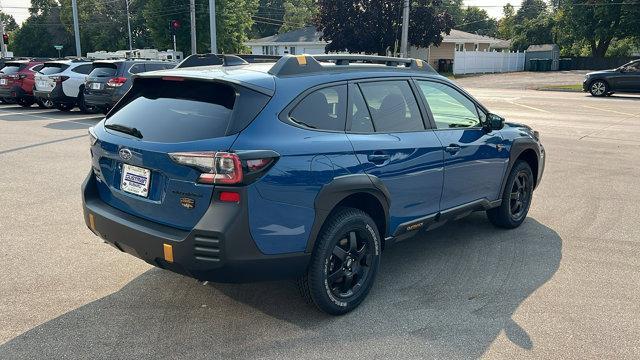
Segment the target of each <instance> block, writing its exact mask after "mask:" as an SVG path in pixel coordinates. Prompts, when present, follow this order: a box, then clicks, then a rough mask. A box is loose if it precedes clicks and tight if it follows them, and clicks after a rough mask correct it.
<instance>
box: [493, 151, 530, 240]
mask: <svg viewBox="0 0 640 360" xmlns="http://www.w3.org/2000/svg"><path fill="white" fill-rule="evenodd" d="M534 181H535V180H534V178H533V172H532V171H531V167H530V166H529V164H528V163H527V162H525V161H522V160H518V161H516V163H515V164H514V165H513V168H512V169H511V172H510V173H509V177H508V178H507V183H506V185H505V187H504V191H503V192H502V203H501V204H500V206H499V207H497V208H493V209H490V210H487V217H488V218H489V221H491V223H492V224H493V225H495V226H497V227H501V228H505V229H513V228H517V227H518V226H520V224H522V222H523V221H524V219H525V218H526V217H527V213H528V212H529V207H530V206H531V198H532V196H533V183H534Z"/></svg>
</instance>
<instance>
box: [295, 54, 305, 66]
mask: <svg viewBox="0 0 640 360" xmlns="http://www.w3.org/2000/svg"><path fill="white" fill-rule="evenodd" d="M296 59H298V65H307V57H306V56H304V55H296Z"/></svg>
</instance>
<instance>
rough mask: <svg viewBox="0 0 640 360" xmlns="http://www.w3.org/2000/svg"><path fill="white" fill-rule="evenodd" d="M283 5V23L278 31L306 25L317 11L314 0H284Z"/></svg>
mask: <svg viewBox="0 0 640 360" xmlns="http://www.w3.org/2000/svg"><path fill="white" fill-rule="evenodd" d="M283 6H284V17H283V21H284V24H283V25H282V27H280V31H279V32H280V33H284V32H287V31H291V30H296V29H300V28H303V27H305V26H308V25H309V24H311V22H312V19H313V17H314V16H315V15H316V13H317V12H318V7H317V6H316V2H315V0H286V1H285V2H284V4H283Z"/></svg>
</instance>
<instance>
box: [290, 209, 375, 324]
mask: <svg viewBox="0 0 640 360" xmlns="http://www.w3.org/2000/svg"><path fill="white" fill-rule="evenodd" d="M379 264H380V236H379V234H378V230H377V226H376V224H375V222H374V221H373V220H372V219H371V217H370V216H369V215H367V214H366V213H365V212H363V211H361V210H358V209H353V208H342V209H340V210H338V211H337V212H336V213H335V214H334V215H332V216H331V217H330V218H329V219H327V222H326V223H325V225H324V226H323V229H322V231H321V232H320V235H319V236H318V240H317V246H316V249H315V250H314V252H313V255H312V258H311V264H310V265H309V270H308V272H307V274H306V275H305V276H304V277H302V278H301V279H299V286H300V290H301V292H302V295H303V296H304V297H305V298H306V299H308V300H310V301H312V302H313V303H314V304H315V305H316V306H317V307H318V308H319V309H320V310H322V311H324V312H326V313H329V314H332V315H342V314H345V313H347V312H349V311H351V310H353V309H355V308H356V307H357V306H358V305H360V303H361V302H362V301H363V300H364V299H365V297H366V296H367V294H368V293H369V290H370V289H371V286H372V285H373V282H374V280H375V277H376V273H377V272H378V267H379Z"/></svg>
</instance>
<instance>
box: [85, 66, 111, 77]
mask: <svg viewBox="0 0 640 360" xmlns="http://www.w3.org/2000/svg"><path fill="white" fill-rule="evenodd" d="M117 72H118V66H117V65H116V64H93V70H91V73H89V76H90V77H112V76H115V75H116V73H117Z"/></svg>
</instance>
